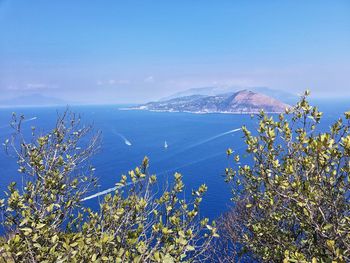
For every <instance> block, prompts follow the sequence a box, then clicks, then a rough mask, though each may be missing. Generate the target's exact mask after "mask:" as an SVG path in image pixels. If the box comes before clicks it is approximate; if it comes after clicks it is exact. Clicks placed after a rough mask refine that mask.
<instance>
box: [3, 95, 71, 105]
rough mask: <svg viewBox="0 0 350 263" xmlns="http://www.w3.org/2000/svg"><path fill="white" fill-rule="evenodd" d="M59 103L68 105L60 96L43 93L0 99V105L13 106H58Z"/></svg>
mask: <svg viewBox="0 0 350 263" xmlns="http://www.w3.org/2000/svg"><path fill="white" fill-rule="evenodd" d="M58 105H67V102H66V101H64V100H62V99H59V98H55V97H48V96H44V95H41V94H31V95H24V96H18V97H15V98H12V99H8V100H2V101H0V107H12V106H16V107H19V106H21V107H22V106H23V107H26V106H30V107H32V106H58Z"/></svg>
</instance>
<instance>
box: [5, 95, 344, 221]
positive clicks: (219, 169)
mask: <svg viewBox="0 0 350 263" xmlns="http://www.w3.org/2000/svg"><path fill="white" fill-rule="evenodd" d="M313 103H314V104H317V105H318V106H319V108H320V110H321V111H323V112H324V118H323V119H322V122H321V125H320V131H327V130H329V126H330V125H331V123H332V122H333V121H335V120H337V119H338V118H339V117H341V116H343V115H342V114H343V113H344V112H345V111H348V110H350V100H345V99H344V100H336V101H335V100H327V101H326V100H317V101H313ZM122 107H123V105H97V106H72V107H70V110H71V111H73V112H75V113H77V114H80V116H81V119H82V122H83V123H85V124H86V125H89V124H92V125H93V127H94V130H95V131H96V132H97V131H101V134H102V140H101V145H100V150H99V151H98V152H97V153H96V155H95V156H94V157H93V158H92V159H91V164H92V165H93V166H94V167H95V169H96V170H95V176H96V177H97V178H98V187H97V188H96V189H94V190H93V191H91V192H90V193H89V195H93V194H96V193H99V192H101V191H104V190H106V189H109V188H112V187H114V186H115V183H117V182H118V181H119V179H120V176H121V175H123V174H127V173H128V171H130V170H132V169H134V168H135V167H137V166H138V165H140V164H141V162H142V159H143V158H144V157H145V156H147V157H148V158H149V159H150V168H149V171H150V173H151V174H156V175H157V178H158V181H159V182H158V187H157V188H158V191H160V190H162V189H166V187H167V182H168V184H169V183H170V184H171V182H172V180H173V174H174V173H175V172H179V173H181V174H182V175H183V180H184V183H185V194H184V196H185V197H186V199H189V198H190V197H191V192H192V190H194V189H196V188H198V187H199V186H200V185H201V184H206V185H207V186H208V191H207V193H206V194H205V196H204V198H203V202H202V205H201V212H200V216H201V217H208V218H209V219H211V220H215V219H217V218H218V217H219V216H220V215H222V214H223V213H225V211H228V210H229V209H230V207H231V206H232V203H231V201H230V198H231V196H232V195H231V186H230V185H229V184H227V183H225V181H224V172H225V168H226V167H228V166H232V165H233V162H232V161H231V160H229V159H228V158H227V156H226V150H227V149H228V148H232V149H233V150H234V151H235V153H237V154H240V155H241V156H245V155H246V153H245V149H246V146H245V144H244V138H243V134H242V131H241V130H239V129H240V128H241V127H242V126H243V125H245V126H247V127H248V128H249V129H251V130H252V131H254V129H256V127H257V120H256V119H254V118H251V116H250V115H249V114H242V115H241V114H192V113H176V112H172V113H169V112H149V111H137V110H120V108H122ZM64 110H65V107H27V108H26V107H18V108H3V109H0V142H1V143H3V142H4V141H5V140H6V139H7V138H9V137H10V136H11V133H12V131H11V128H10V126H9V122H10V120H11V116H12V112H16V114H17V115H20V114H23V115H24V116H25V120H26V121H25V122H23V130H24V131H25V133H27V134H29V133H30V131H31V127H32V126H35V127H36V130H37V131H38V132H39V133H45V132H47V131H49V130H51V129H52V128H53V127H54V125H55V121H56V119H57V116H58V114H61V113H63V112H64ZM275 117H277V116H275ZM165 142H166V144H167V147H165ZM2 148H3V147H2ZM248 159H249V157H247V159H245V158H242V160H241V163H242V165H244V164H245V161H246V162H247V163H249V160H248ZM231 162H232V163H231ZM17 169H18V166H17V163H16V159H15V157H14V156H12V155H8V154H7V153H6V152H5V150H4V149H0V182H1V183H0V199H1V198H4V197H5V193H4V192H5V191H6V189H7V186H8V185H9V183H10V182H13V181H15V182H17V183H18V185H19V186H20V185H21V182H22V178H21V175H19V174H18V172H17ZM102 198H103V195H101V196H99V197H97V198H92V199H90V200H87V201H85V205H86V206H90V207H92V208H93V209H98V203H99V202H100V201H101V200H102Z"/></svg>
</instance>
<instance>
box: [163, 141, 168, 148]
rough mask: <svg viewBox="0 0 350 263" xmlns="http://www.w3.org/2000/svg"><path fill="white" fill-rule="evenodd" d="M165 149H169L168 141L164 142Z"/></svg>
mask: <svg viewBox="0 0 350 263" xmlns="http://www.w3.org/2000/svg"><path fill="white" fill-rule="evenodd" d="M164 148H165V149H167V148H168V144H167V142H166V141H165V142H164Z"/></svg>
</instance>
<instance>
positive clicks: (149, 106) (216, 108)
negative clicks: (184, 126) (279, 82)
mask: <svg viewBox="0 0 350 263" xmlns="http://www.w3.org/2000/svg"><path fill="white" fill-rule="evenodd" d="M288 107H290V106H289V105H288V104H285V103H283V102H281V101H279V100H276V99H274V98H272V97H270V96H267V95H264V94H261V93H256V92H253V91H249V90H241V91H238V92H234V93H225V94H219V95H214V96H206V95H191V96H185V97H179V98H173V99H170V100H166V101H156V102H149V103H146V104H143V105H139V106H136V107H132V108H129V109H136V110H149V111H166V112H192V113H258V112H260V111H261V110H264V111H265V112H268V113H280V112H284V111H285V109H286V108H288Z"/></svg>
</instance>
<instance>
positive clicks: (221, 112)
mask: <svg viewBox="0 0 350 263" xmlns="http://www.w3.org/2000/svg"><path fill="white" fill-rule="evenodd" d="M118 110H125V111H127V110H130V111H132V110H134V111H136V110H138V111H150V112H169V113H192V114H235V115H248V114H250V115H251V114H259V113H260V111H252V112H244V111H243V112H238V111H237V112H230V111H210V112H209V111H176V110H150V109H140V108H118ZM264 113H267V114H281V113H284V111H283V112H282V111H281V112H276V111H272V112H269V111H264Z"/></svg>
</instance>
